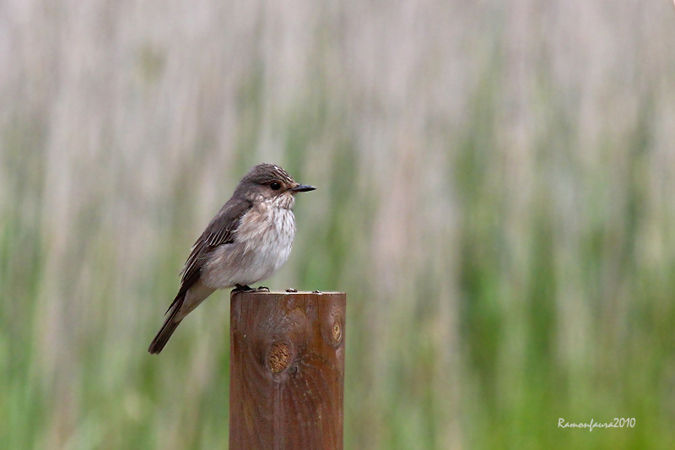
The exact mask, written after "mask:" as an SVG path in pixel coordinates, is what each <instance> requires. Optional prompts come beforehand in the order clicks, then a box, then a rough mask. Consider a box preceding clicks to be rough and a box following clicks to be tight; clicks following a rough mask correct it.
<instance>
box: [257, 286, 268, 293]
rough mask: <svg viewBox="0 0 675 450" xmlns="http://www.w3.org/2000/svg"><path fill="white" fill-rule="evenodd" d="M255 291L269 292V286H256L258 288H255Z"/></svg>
mask: <svg viewBox="0 0 675 450" xmlns="http://www.w3.org/2000/svg"><path fill="white" fill-rule="evenodd" d="M255 291H256V292H269V291H270V288H268V287H266V286H258V289H256V290H255Z"/></svg>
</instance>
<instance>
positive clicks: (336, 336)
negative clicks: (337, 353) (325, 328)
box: [333, 320, 342, 342]
mask: <svg viewBox="0 0 675 450" xmlns="http://www.w3.org/2000/svg"><path fill="white" fill-rule="evenodd" d="M333 340H334V341H335V342H341V341H342V323H341V321H340V320H336V321H335V322H334V323H333Z"/></svg>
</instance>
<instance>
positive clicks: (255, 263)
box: [148, 164, 315, 354]
mask: <svg viewBox="0 0 675 450" xmlns="http://www.w3.org/2000/svg"><path fill="white" fill-rule="evenodd" d="M314 189H315V187H314V186H308V185H306V184H299V183H296V182H295V181H294V180H293V178H291V176H290V175H288V173H287V172H286V171H285V170H284V169H282V168H281V167H279V166H275V165H273V164H259V165H257V166H255V167H254V168H252V169H251V170H250V172H249V173H248V174H246V176H245V177H244V178H243V179H242V180H241V181H240V182H239V185H238V186H237V188H236V189H235V190H234V194H232V198H230V199H229V200H228V201H227V203H225V205H224V206H223V207H222V208H221V210H220V211H219V212H218V214H216V217H214V218H213V219H212V220H211V222H210V223H209V225H208V226H207V227H206V230H204V232H203V233H202V235H201V236H200V237H199V239H197V242H195V244H194V245H193V246H192V250H191V251H190V256H189V257H188V259H187V261H186V262H185V267H184V268H183V271H182V273H181V274H182V278H181V286H180V289H179V290H178V294H176V298H175V299H174V300H173V303H171V306H170V307H169V309H168V310H167V314H168V315H169V316H168V317H167V319H166V321H165V322H164V325H163V326H162V328H161V329H160V330H159V333H157V336H155V339H153V341H152V343H151V344H150V347H149V348H148V351H149V352H150V353H152V354H157V353H159V352H161V351H162V349H163V348H164V346H165V345H166V343H167V341H168V340H169V338H170V337H171V335H172V334H173V332H174V331H176V328H177V327H178V325H179V324H180V322H181V321H182V320H183V319H184V318H185V316H187V315H188V314H189V313H190V312H191V311H192V310H193V309H195V308H196V307H197V306H199V304H200V303H201V302H202V301H204V299H205V298H206V297H208V296H209V295H211V294H212V293H213V292H214V291H215V290H216V289H224V288H229V287H233V286H234V287H236V290H251V288H250V287H249V286H248V285H249V284H253V283H257V282H258V281H260V280H264V279H265V278H269V277H270V276H272V274H273V273H274V272H276V271H277V270H278V269H279V268H280V267H281V266H282V265H283V264H284V263H285V262H286V260H287V259H288V255H289V254H290V253H291V247H292V245H293V237H294V236H295V216H294V215H293V210H292V208H293V205H294V204H295V194H296V193H298V192H306V191H312V190H314Z"/></svg>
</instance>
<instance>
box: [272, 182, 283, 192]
mask: <svg viewBox="0 0 675 450" xmlns="http://www.w3.org/2000/svg"><path fill="white" fill-rule="evenodd" d="M270 187H271V188H272V190H273V191H278V190H279V189H281V185H280V184H279V183H277V182H276V181H274V182H273V183H272V184H270Z"/></svg>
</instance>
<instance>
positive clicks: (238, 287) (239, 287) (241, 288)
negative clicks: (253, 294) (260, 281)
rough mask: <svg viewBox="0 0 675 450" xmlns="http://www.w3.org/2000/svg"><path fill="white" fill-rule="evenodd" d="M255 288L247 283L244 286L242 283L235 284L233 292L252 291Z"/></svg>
mask: <svg viewBox="0 0 675 450" xmlns="http://www.w3.org/2000/svg"><path fill="white" fill-rule="evenodd" d="M254 290H255V289H253V288H252V287H251V286H249V285H246V284H245V285H243V286H242V285H241V284H235V285H234V289H232V292H250V291H254Z"/></svg>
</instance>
